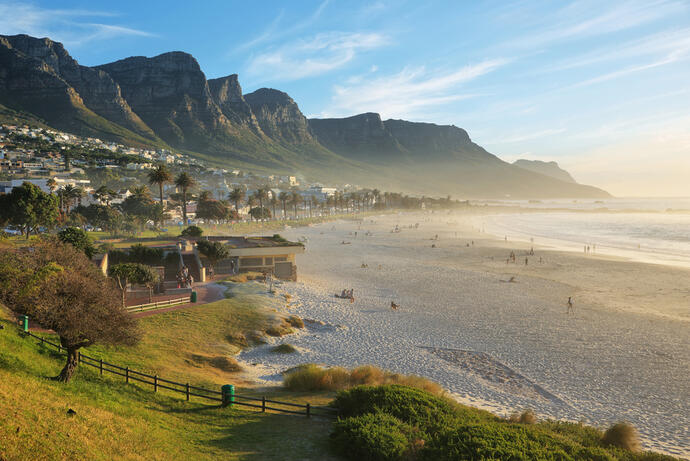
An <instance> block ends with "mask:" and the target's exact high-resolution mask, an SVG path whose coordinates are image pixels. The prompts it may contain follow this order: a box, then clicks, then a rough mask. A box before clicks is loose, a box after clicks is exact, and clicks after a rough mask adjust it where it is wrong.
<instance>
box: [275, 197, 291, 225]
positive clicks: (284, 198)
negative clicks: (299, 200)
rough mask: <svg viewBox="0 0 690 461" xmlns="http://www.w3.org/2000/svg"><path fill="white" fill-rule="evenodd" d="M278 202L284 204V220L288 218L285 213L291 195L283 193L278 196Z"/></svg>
mask: <svg viewBox="0 0 690 461" xmlns="http://www.w3.org/2000/svg"><path fill="white" fill-rule="evenodd" d="M278 200H280V202H281V203H282V204H283V219H285V218H287V213H286V211H285V205H286V204H287V202H288V200H290V194H288V193H287V192H285V191H283V192H281V193H280V194H278Z"/></svg>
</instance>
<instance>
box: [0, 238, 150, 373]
mask: <svg viewBox="0 0 690 461" xmlns="http://www.w3.org/2000/svg"><path fill="white" fill-rule="evenodd" d="M0 302H2V303H3V304H5V305H6V306H7V307H8V308H9V309H11V310H12V311H13V312H15V313H17V314H22V315H28V316H29V317H30V318H31V319H32V320H33V321H34V322H36V323H37V324H38V325H40V326H41V327H42V328H45V329H50V330H53V331H54V332H55V333H57V335H58V336H59V338H60V344H61V345H62V347H64V348H65V350H66V351H67V363H66V364H65V366H64V368H63V369H62V371H61V372H60V374H59V375H58V376H57V377H56V379H57V380H59V381H62V382H67V381H69V380H70V378H71V377H72V375H73V373H74V371H75V370H76V368H77V365H78V351H79V349H80V348H82V347H86V346H90V345H93V344H96V343H105V344H127V345H131V344H134V343H135V342H136V341H137V340H138V338H139V330H138V328H137V325H136V320H135V319H134V318H133V317H132V316H130V315H129V314H128V313H127V312H126V311H125V310H124V309H123V308H122V306H120V303H119V302H118V296H117V291H116V290H115V288H114V287H113V284H112V283H111V282H110V281H109V280H108V279H107V278H106V277H104V276H103V274H102V273H101V271H100V270H99V269H98V268H97V267H96V266H95V265H94V264H92V263H91V261H89V260H88V258H87V257H86V256H85V255H84V253H83V252H82V251H80V250H77V249H76V248H74V247H73V246H72V245H68V244H65V243H62V242H59V241H47V242H41V243H38V244H37V245H35V246H34V247H33V248H31V249H26V248H22V249H11V250H8V249H4V250H0Z"/></svg>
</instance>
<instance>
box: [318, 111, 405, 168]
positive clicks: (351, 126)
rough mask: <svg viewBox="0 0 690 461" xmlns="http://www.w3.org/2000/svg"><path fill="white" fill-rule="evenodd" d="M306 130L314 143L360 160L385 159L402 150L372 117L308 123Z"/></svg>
mask: <svg viewBox="0 0 690 461" xmlns="http://www.w3.org/2000/svg"><path fill="white" fill-rule="evenodd" d="M309 127H310V128H311V130H312V133H314V136H315V137H316V139H317V140H318V141H319V142H320V143H321V144H323V145H324V146H326V147H328V148H329V149H330V150H332V151H334V152H342V153H344V154H348V155H349V156H352V157H354V158H357V159H360V160H376V159H377V158H379V159H384V160H385V159H388V158H390V157H395V156H398V155H400V154H401V153H402V151H403V148H402V146H401V145H400V144H399V143H398V142H397V140H396V139H395V138H394V137H393V135H392V134H391V133H390V131H388V130H387V129H386V127H385V126H384V124H383V121H381V116H380V115H379V114H375V113H366V114H359V115H355V116H353V117H346V118H328V119H314V118H313V119H310V120H309Z"/></svg>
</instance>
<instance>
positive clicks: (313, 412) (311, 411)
mask: <svg viewBox="0 0 690 461" xmlns="http://www.w3.org/2000/svg"><path fill="white" fill-rule="evenodd" d="M24 334H26V335H28V336H31V337H32V338H35V339H37V340H39V344H41V345H48V346H52V347H54V348H56V349H57V350H58V352H59V353H64V354H66V353H67V351H66V350H65V348H64V347H62V346H61V345H60V344H57V343H54V342H52V341H49V340H47V339H45V338H43V337H42V336H38V335H35V334H33V333H31V332H30V331H25V332H24ZM78 357H79V363H81V364H84V365H88V366H90V367H93V368H96V369H97V370H98V371H99V374H101V375H103V373H111V374H114V375H118V376H122V377H124V378H125V382H127V383H129V382H130V381H137V382H139V383H142V384H148V385H151V386H153V392H158V389H159V388H160V389H167V390H170V391H173V392H177V393H180V394H184V395H185V399H186V400H187V401H189V399H190V398H191V397H198V398H201V399H205V400H210V401H213V402H220V403H221V404H222V406H228V405H229V406H233V405H241V406H245V407H250V408H258V409H260V410H261V411H262V412H266V411H276V412H279V413H287V414H292V415H300V416H306V417H307V418H310V417H312V416H318V417H324V418H336V417H337V416H338V412H337V410H336V409H335V408H331V407H326V406H311V405H310V404H308V403H307V404H300V403H292V402H281V401H279V400H272V399H267V398H266V397H253V396H248V395H240V394H235V393H234V387H232V386H230V388H231V389H232V390H231V391H230V392H224V391H216V390H213V389H206V388H203V387H198V386H192V385H191V384H189V383H178V382H176V381H171V380H169V379H164V378H161V377H160V376H158V375H150V374H147V373H143V372H141V371H137V370H132V369H130V368H129V367H121V366H119V365H115V364H113V363H109V362H105V361H103V359H97V358H95V357H90V356H88V355H85V354H81V353H79V355H78ZM225 387H226V386H224V388H225ZM251 402H254V403H251ZM269 405H271V406H269ZM285 407H288V408H285Z"/></svg>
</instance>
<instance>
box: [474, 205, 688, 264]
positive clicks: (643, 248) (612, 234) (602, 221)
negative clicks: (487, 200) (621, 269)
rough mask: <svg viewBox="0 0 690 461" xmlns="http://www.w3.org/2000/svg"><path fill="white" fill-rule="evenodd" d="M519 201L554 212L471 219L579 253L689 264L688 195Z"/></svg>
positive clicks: (494, 230)
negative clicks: (596, 199)
mask: <svg viewBox="0 0 690 461" xmlns="http://www.w3.org/2000/svg"><path fill="white" fill-rule="evenodd" d="M511 203H514V204H517V203H518V202H511ZM519 204H520V206H523V207H530V208H550V209H554V208H557V209H559V211H549V212H546V211H545V212H527V213H520V214H496V215H489V216H484V217H482V218H481V219H478V220H477V221H475V223H476V225H477V226H478V227H482V228H483V230H484V231H485V232H487V233H490V234H494V235H496V236H499V237H502V236H507V237H508V238H509V239H514V240H521V241H532V239H533V241H534V242H535V243H538V244H542V245H549V246H552V247H554V248H558V249H566V250H573V251H579V252H584V247H585V246H587V245H588V246H590V249H591V250H592V251H593V252H594V251H595V252H596V253H597V254H604V255H612V256H622V257H625V258H629V259H632V260H635V261H642V262H651V263H658V264H668V265H674V266H682V267H690V199H688V198H667V199H658V198H654V199H611V200H605V201H597V202H593V201H587V202H573V201H544V202H538V203H524V202H519ZM563 209H570V210H572V211H567V210H564V211H561V210H563ZM595 246H596V248H595Z"/></svg>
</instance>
